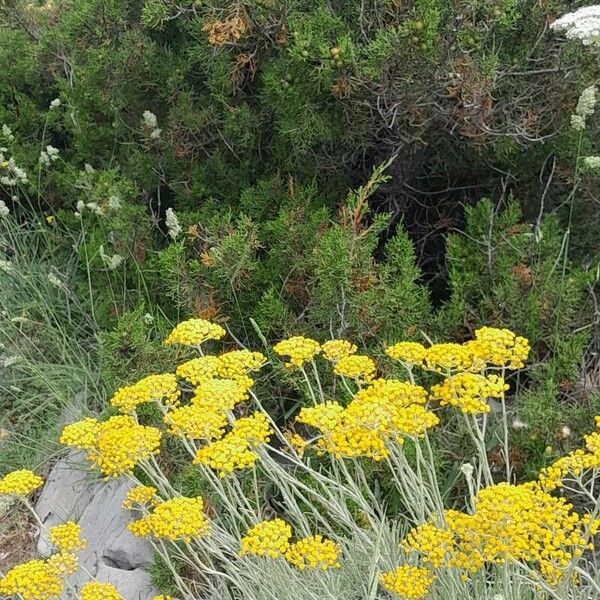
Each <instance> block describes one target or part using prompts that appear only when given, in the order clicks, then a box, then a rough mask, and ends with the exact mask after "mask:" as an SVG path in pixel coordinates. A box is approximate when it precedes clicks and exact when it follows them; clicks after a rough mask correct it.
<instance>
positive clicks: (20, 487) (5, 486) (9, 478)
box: [0, 469, 44, 496]
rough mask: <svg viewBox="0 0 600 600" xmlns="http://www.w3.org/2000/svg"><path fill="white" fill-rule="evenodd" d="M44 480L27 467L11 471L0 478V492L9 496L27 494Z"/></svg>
mask: <svg viewBox="0 0 600 600" xmlns="http://www.w3.org/2000/svg"><path fill="white" fill-rule="evenodd" d="M43 483H44V480H43V479H42V478H41V477H39V476H38V475H36V474H35V473H33V472H32V471H28V470H27V469H20V470H18V471H12V472H11V473H8V474H7V475H5V476H4V477H3V478H2V479H0V494H9V495H11V496H27V495H28V494H30V493H31V492H33V491H34V490H37V489H38V488H39V487H41V486H42V485H43Z"/></svg>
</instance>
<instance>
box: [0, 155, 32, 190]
mask: <svg viewBox="0 0 600 600" xmlns="http://www.w3.org/2000/svg"><path fill="white" fill-rule="evenodd" d="M7 151H8V150H7V149H6V148H0V171H3V172H4V171H5V172H6V175H2V176H1V177H0V183H1V184H2V185H6V186H10V187H12V186H14V185H17V184H19V183H27V181H28V180H27V172H26V171H25V169H21V167H18V166H17V164H16V163H15V159H14V158H12V157H11V158H9V159H7V158H6V156H4V153H5V152H7Z"/></svg>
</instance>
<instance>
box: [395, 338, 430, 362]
mask: <svg viewBox="0 0 600 600" xmlns="http://www.w3.org/2000/svg"><path fill="white" fill-rule="evenodd" d="M385 353H386V354H387V355H388V356H389V357H390V358H393V359H394V360H397V361H400V362H403V363H405V364H407V365H418V366H422V365H423V362H424V360H425V357H426V356H427V349H426V348H425V346H423V344H418V343H417V342H398V343H397V344H394V345H393V346H388V347H387V348H386V349H385Z"/></svg>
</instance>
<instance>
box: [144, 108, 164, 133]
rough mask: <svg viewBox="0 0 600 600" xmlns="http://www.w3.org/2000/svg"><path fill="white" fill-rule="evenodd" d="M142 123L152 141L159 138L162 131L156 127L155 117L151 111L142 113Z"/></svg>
mask: <svg viewBox="0 0 600 600" xmlns="http://www.w3.org/2000/svg"><path fill="white" fill-rule="evenodd" d="M142 122H143V125H144V128H145V129H147V130H148V131H149V132H150V137H151V138H152V139H153V140H156V139H158V138H159V137H160V134H161V133H162V130H161V129H160V128H159V127H158V126H157V125H158V121H157V120H156V115H155V114H154V113H153V112H152V111H149V110H145V111H144V114H143V115H142Z"/></svg>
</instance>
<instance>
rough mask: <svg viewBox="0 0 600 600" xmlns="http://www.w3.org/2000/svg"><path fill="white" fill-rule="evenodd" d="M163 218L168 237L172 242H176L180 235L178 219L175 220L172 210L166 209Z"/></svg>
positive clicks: (175, 216)
mask: <svg viewBox="0 0 600 600" xmlns="http://www.w3.org/2000/svg"><path fill="white" fill-rule="evenodd" d="M165 217H166V218H165V222H166V224H167V231H168V233H169V237H170V238H171V239H172V240H176V239H177V236H178V235H179V234H180V233H181V225H180V224H179V219H178V218H177V215H176V214H175V211H174V210H173V209H172V208H167V212H166V215H165Z"/></svg>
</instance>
